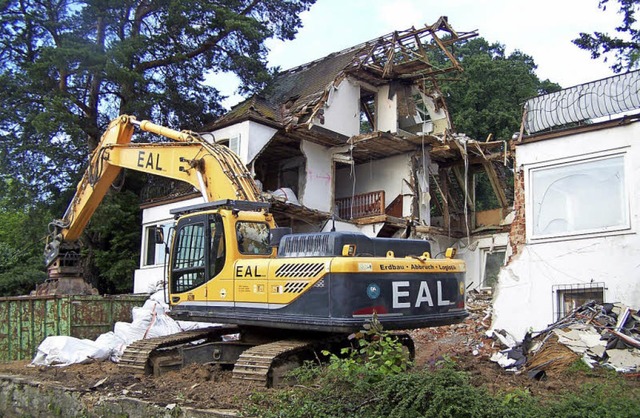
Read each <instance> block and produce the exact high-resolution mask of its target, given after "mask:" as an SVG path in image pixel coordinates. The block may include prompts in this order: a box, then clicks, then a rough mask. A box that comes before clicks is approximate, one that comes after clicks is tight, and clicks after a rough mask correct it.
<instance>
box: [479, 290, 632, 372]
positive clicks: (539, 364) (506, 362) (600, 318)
mask: <svg viewBox="0 0 640 418" xmlns="http://www.w3.org/2000/svg"><path fill="white" fill-rule="evenodd" d="M493 334H494V336H496V337H497V338H499V339H500V340H501V342H502V343H503V344H504V345H505V346H507V347H508V348H507V349H504V350H502V351H500V352H497V353H495V354H494V355H493V356H492V357H491V360H492V361H495V362H497V363H498V364H500V365H501V366H502V367H504V368H506V369H508V370H512V371H525V372H526V373H528V375H529V376H530V377H533V378H536V379H540V378H542V377H544V376H545V375H553V374H556V373H560V372H562V371H563V370H566V368H567V367H569V366H570V365H571V364H573V363H574V362H575V361H576V360H577V359H579V358H581V359H582V360H583V361H584V362H585V364H587V365H588V366H589V367H594V366H596V365H600V366H603V367H609V368H612V369H614V370H616V371H619V372H638V371H640V316H639V315H638V312H637V311H636V310H633V309H631V308H629V307H628V306H625V305H622V304H617V303H616V304H613V303H605V304H597V303H595V302H593V301H591V302H588V303H585V304H584V305H582V306H580V307H578V308H577V309H575V310H573V311H572V312H571V313H570V314H568V315H567V316H565V317H564V318H562V319H560V320H558V321H557V322H555V323H553V324H551V325H550V326H549V327H547V328H546V329H545V330H543V331H540V332H538V333H535V336H534V335H533V334H527V335H526V336H525V338H524V341H522V342H521V343H518V344H515V343H513V341H512V339H510V338H509V337H508V336H507V335H505V334H504V333H502V334H501V333H500V332H499V331H493Z"/></svg>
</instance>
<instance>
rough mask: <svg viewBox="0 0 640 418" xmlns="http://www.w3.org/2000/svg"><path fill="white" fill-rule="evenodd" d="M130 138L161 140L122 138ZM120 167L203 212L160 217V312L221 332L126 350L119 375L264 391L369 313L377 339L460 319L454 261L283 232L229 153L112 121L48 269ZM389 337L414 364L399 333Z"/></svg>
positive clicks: (153, 128) (54, 233) (392, 243)
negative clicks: (188, 191)
mask: <svg viewBox="0 0 640 418" xmlns="http://www.w3.org/2000/svg"><path fill="white" fill-rule="evenodd" d="M136 128H138V129H140V130H142V131H146V132H150V133H153V134H157V135H159V136H162V137H165V138H168V139H171V140H172V141H170V142H162V143H155V142H154V143H134V142H131V138H132V136H133V134H134V131H135V129H136ZM122 168H128V169H132V170H137V171H141V172H144V173H148V174H154V175H159V176H163V177H168V178H172V179H177V180H181V181H184V182H187V183H190V184H191V185H193V186H194V187H195V188H196V189H198V190H199V191H200V192H201V193H202V196H203V198H204V201H205V202H204V203H202V204H198V205H193V206H189V207H184V208H182V209H180V210H175V211H172V214H173V215H175V218H176V223H175V228H174V229H173V231H172V234H171V238H170V239H169V240H168V241H169V243H168V245H169V256H168V264H167V269H166V285H167V295H168V296H167V297H168V303H169V305H170V309H171V311H170V315H171V316H172V317H174V318H176V319H182V320H192V321H202V322H210V323H223V324H227V325H224V326H218V327H214V328H211V329H205V330H198V331H191V332H184V333H180V334H176V335H173V336H168V337H161V338H158V339H150V340H141V341H138V342H136V343H134V344H132V345H130V346H129V347H128V348H127V350H126V351H125V353H124V355H123V358H122V361H121V365H124V366H127V367H130V368H132V369H138V370H140V371H145V372H153V373H161V372H162V371H164V370H167V369H172V368H176V367H181V366H184V365H186V364H189V363H193V362H198V363H211V362H214V363H220V364H229V365H234V371H233V376H234V379H248V380H258V381H261V382H263V383H265V384H267V385H273V384H277V383H278V381H279V380H280V379H281V377H282V374H283V373H284V371H286V370H288V369H289V368H291V367H293V366H295V365H296V364H298V363H299V362H300V361H302V360H304V359H305V358H306V357H309V356H312V355H313V354H312V353H313V351H314V350H318V349H320V348H322V349H327V348H332V347H334V346H336V345H340V344H344V342H345V340H346V336H347V335H349V334H350V333H353V332H355V331H358V330H361V329H362V328H363V326H364V325H365V324H366V323H367V322H369V321H371V319H372V317H374V316H375V317H377V320H378V321H380V323H381V325H382V326H383V327H384V328H385V329H386V330H406V329H415V328H422V327H430V326H439V325H447V324H452V323H456V322H460V321H461V320H463V319H464V318H465V317H466V316H467V315H468V314H467V312H466V310H465V305H464V300H465V284H464V274H465V265H464V262H463V261H462V260H458V259H455V258H454V256H455V252H454V251H453V250H452V249H449V250H447V253H446V257H445V258H438V259H435V258H432V257H431V256H430V246H429V243H428V242H427V241H424V240H419V239H392V238H370V237H367V236H365V235H364V234H359V233H353V232H335V231H334V232H318V233H304V234H292V233H291V229H290V228H278V227H277V226H276V224H275V222H274V219H273V215H272V214H270V213H269V204H268V203H267V201H266V200H265V199H264V198H263V197H262V195H261V193H260V191H259V190H258V188H257V186H256V184H255V182H254V180H253V178H252V176H251V173H250V172H249V171H248V170H247V168H246V167H245V165H244V164H243V163H242V161H241V160H240V159H239V157H238V156H237V155H236V154H234V153H233V152H232V151H231V150H230V149H229V148H227V147H225V146H222V145H218V144H216V143H210V142H208V141H206V140H205V139H203V138H202V137H201V136H200V135H199V134H197V133H194V132H189V131H182V132H178V131H175V130H172V129H169V128H166V127H162V126H159V125H156V124H153V123H151V122H149V121H137V120H136V119H135V118H134V117H132V116H120V117H119V118H117V119H115V120H113V121H112V122H111V124H110V125H109V127H108V129H107V131H106V132H105V133H104V135H103V137H102V139H101V142H100V144H99V145H98V147H97V148H96V149H95V151H94V152H93V153H92V155H91V158H90V163H89V167H88V168H87V170H86V172H85V174H84V176H83V178H82V180H81V181H80V183H79V184H78V187H77V191H76V194H75V196H74V198H73V200H72V201H71V203H70V205H69V207H68V208H67V211H66V213H65V214H64V217H63V219H61V220H56V221H54V222H52V223H51V226H50V233H51V235H50V238H49V240H48V242H47V245H46V249H45V259H46V263H47V264H48V265H49V266H53V268H52V267H50V271H51V270H55V266H60V265H62V264H63V261H61V260H64V259H65V255H66V254H67V253H68V252H69V251H72V250H73V248H74V242H75V241H76V240H77V239H78V238H79V237H80V234H81V233H82V231H83V229H84V228H85V226H86V225H87V223H88V222H89V220H90V218H91V216H92V214H93V213H94V211H95V209H96V208H97V207H98V205H99V204H100V202H101V200H102V198H103V197H104V195H105V193H106V192H107V190H108V189H109V187H110V185H111V184H112V183H113V182H114V180H115V179H116V178H117V176H118V175H119V173H120V171H121V170H122ZM228 335H234V337H233V338H228ZM398 338H399V339H400V340H401V341H402V342H403V344H405V346H406V347H407V348H408V350H409V352H410V355H413V342H412V341H411V339H410V337H409V336H408V335H407V334H398ZM194 341H198V342H199V344H193V342H194Z"/></svg>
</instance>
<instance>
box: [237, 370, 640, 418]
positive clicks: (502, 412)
mask: <svg viewBox="0 0 640 418" xmlns="http://www.w3.org/2000/svg"><path fill="white" fill-rule="evenodd" d="M312 370H315V371H313V372H312ZM301 374H302V375H304V376H306V377H307V378H309V379H310V380H304V379H303V380H300V381H299V384H298V385H297V386H296V387H294V388H290V389H287V390H281V391H278V392H268V393H256V394H253V395H252V396H251V397H250V401H249V402H248V403H247V405H246V406H245V408H244V410H243V414H244V415H245V416H260V417H265V418H269V417H371V418H374V417H381V418H382V417H398V418H400V417H402V418H404V417H406V418H413V417H438V418H440V417H451V418H458V417H463V418H464V417H478V418H480V417H496V418H507V417H508V418H512V417H516V418H517V417H522V418H527V417H532V418H533V417H540V418H542V417H570V418H571V417H575V418H578V417H587V418H589V417H594V418H595V417H623V418H624V417H635V416H638V411H640V396H639V395H640V389H639V388H637V387H634V386H633V385H629V384H627V382H625V380H624V378H623V377H621V376H619V375H616V376H615V378H614V379H611V380H604V381H601V382H599V383H597V384H595V383H587V384H585V385H583V386H582V387H581V388H580V389H579V390H578V391H576V392H572V391H565V392H558V393H557V394H556V395H555V396H554V397H553V399H541V398H536V397H535V396H534V395H532V393H531V392H530V391H529V389H527V388H521V387H516V388H514V389H512V390H510V391H508V392H499V393H495V394H493V393H489V392H487V391H486V390H485V389H484V388H482V387H477V386H474V385H473V384H472V383H471V379H470V376H469V375H468V374H467V373H466V372H463V371H460V370H457V368H456V365H455V363H453V362H452V361H450V360H445V361H442V362H440V363H438V364H437V365H436V367H435V368H433V369H424V370H411V371H407V372H405V373H400V374H388V375H385V376H384V377H383V378H382V379H381V380H379V381H377V382H373V383H366V382H362V381H360V380H357V379H356V380H353V378H352V377H350V376H347V375H345V374H342V375H340V374H338V373H336V370H332V369H330V368H328V367H327V368H324V369H320V368H319V367H318V366H310V365H307V366H306V367H305V368H304V371H303V372H302V373H301Z"/></svg>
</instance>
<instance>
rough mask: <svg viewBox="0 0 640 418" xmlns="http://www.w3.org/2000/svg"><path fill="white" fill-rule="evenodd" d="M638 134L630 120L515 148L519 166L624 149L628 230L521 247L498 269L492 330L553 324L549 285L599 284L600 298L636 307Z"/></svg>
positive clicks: (639, 292)
mask: <svg viewBox="0 0 640 418" xmlns="http://www.w3.org/2000/svg"><path fill="white" fill-rule="evenodd" d="M639 138H640V123H632V124H629V125H626V126H620V127H616V128H612V129H607V130H600V131H593V132H588V133H584V134H580V135H573V136H569V137H564V138H558V139H555V140H547V141H540V142H534V143H530V144H526V145H520V146H518V147H516V161H517V164H518V167H519V168H521V167H522V168H524V169H526V168H527V166H528V165H529V164H531V163H539V162H545V161H557V160H561V159H563V158H567V157H572V156H575V155H581V156H585V157H588V156H589V155H592V154H593V153H598V152H602V151H606V150H614V149H623V150H626V152H627V154H626V160H625V163H626V167H625V168H626V171H625V176H626V180H627V192H628V194H629V203H630V220H631V228H630V229H629V230H625V231H621V232H617V233H616V234H613V235H609V236H601V237H585V238H576V237H573V238H569V239H565V240H561V241H555V242H539V243H529V244H527V245H525V246H524V247H523V248H521V249H520V250H519V253H518V254H517V255H516V256H515V257H514V258H513V259H512V260H511V262H510V263H509V265H508V266H506V267H505V268H504V269H503V270H502V271H501V273H500V278H499V283H498V287H497V294H496V296H495V299H494V322H493V325H492V327H493V328H496V329H506V330H507V331H509V332H510V333H512V334H513V335H514V336H516V337H517V338H522V337H523V336H524V334H525V332H526V331H527V330H528V329H530V328H532V329H533V330H540V329H543V328H545V327H546V326H547V325H548V324H550V323H552V322H554V320H555V318H553V310H554V305H555V303H556V295H553V294H552V286H553V285H560V284H577V283H585V284H586V283H590V282H592V281H594V282H604V283H605V288H606V289H605V293H604V297H605V301H607V302H622V303H625V304H627V305H630V306H636V307H637V306H638V305H640V281H639V279H640V262H638V260H640V237H639V236H638V234H637V230H638V213H639V212H640V184H638V181H637V179H638V178H640V144H638V142H637V140H638V139H639ZM625 147H626V148H625ZM525 184H526V183H525ZM525 191H527V189H526V185H525Z"/></svg>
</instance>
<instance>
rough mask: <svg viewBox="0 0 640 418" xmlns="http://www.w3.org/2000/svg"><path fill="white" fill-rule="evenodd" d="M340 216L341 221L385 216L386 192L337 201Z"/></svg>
mask: <svg viewBox="0 0 640 418" xmlns="http://www.w3.org/2000/svg"><path fill="white" fill-rule="evenodd" d="M336 208H337V209H338V216H339V217H340V218H341V219H358V218H365V217H367V216H377V215H384V208H385V205H384V191H383V190H379V191H377V192H371V193H364V194H357V195H355V196H353V198H351V197H344V198H341V199H336Z"/></svg>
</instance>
